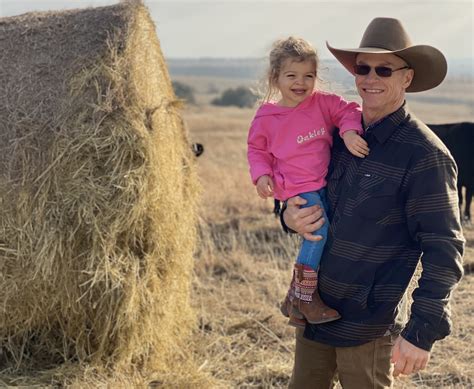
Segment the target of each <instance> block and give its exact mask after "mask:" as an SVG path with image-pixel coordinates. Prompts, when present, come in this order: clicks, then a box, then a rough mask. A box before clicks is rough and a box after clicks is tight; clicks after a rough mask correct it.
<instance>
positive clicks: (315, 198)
mask: <svg viewBox="0 0 474 389" xmlns="http://www.w3.org/2000/svg"><path fill="white" fill-rule="evenodd" d="M298 196H300V197H302V198H304V199H305V200H306V201H307V203H306V204H305V205H303V206H302V207H301V208H306V207H310V206H312V205H316V204H317V205H319V206H320V207H321V208H322V210H323V217H324V220H325V221H324V224H323V226H322V227H321V228H320V229H319V230H316V231H315V232H313V235H321V236H322V237H323V239H322V240H319V241H317V242H313V241H310V240H306V239H303V243H302V244H301V249H300V252H299V254H298V258H297V259H296V263H301V264H304V265H308V266H310V267H311V268H312V269H313V270H317V269H318V266H319V262H321V255H322V254H323V249H324V245H325V244H326V240H327V237H328V229H329V220H328V217H327V214H326V209H327V203H326V189H325V188H323V189H320V190H319V191H314V192H306V193H300V194H299V195H298Z"/></svg>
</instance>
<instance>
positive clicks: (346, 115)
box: [328, 95, 364, 136]
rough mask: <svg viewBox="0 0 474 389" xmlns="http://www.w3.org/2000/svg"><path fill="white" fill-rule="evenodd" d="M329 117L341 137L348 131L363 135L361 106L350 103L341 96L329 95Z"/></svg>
mask: <svg viewBox="0 0 474 389" xmlns="http://www.w3.org/2000/svg"><path fill="white" fill-rule="evenodd" d="M328 108H329V116H330V118H331V121H332V123H333V124H334V126H335V127H338V128H339V133H340V134H341V136H342V135H343V134H344V133H345V132H346V131H348V130H355V131H357V133H358V134H359V135H362V134H363V132H364V130H363V128H362V116H361V109H360V106H359V104H357V103H355V102H350V103H349V102H348V101H346V100H344V99H343V98H342V97H341V96H337V95H328Z"/></svg>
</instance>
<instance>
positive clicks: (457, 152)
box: [428, 122, 474, 222]
mask: <svg viewBox="0 0 474 389" xmlns="http://www.w3.org/2000/svg"><path fill="white" fill-rule="evenodd" d="M428 127H430V128H431V130H433V132H434V133H435V134H436V135H438V137H439V138H440V139H441V140H442V141H443V142H444V144H445V145H446V146H447V147H448V149H449V150H450V151H451V154H452V155H453V158H454V160H455V161H456V164H457V165H458V191H459V207H460V209H461V212H462V218H463V219H464V220H465V221H467V222H470V221H471V211H470V208H471V201H472V196H473V193H474V123H471V122H462V123H450V124H428ZM463 187H464V188H465V189H466V196H465V200H466V201H465V206H464V212H463V211H462V204H463V198H462V188H463Z"/></svg>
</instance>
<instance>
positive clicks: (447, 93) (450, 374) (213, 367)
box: [181, 78, 474, 388]
mask: <svg viewBox="0 0 474 389" xmlns="http://www.w3.org/2000/svg"><path fill="white" fill-rule="evenodd" d="M181 81H183V82H188V83H190V82H191V84H194V85H197V91H198V96H197V97H198V105H197V106H189V107H186V108H185V109H184V112H183V116H184V120H185V122H186V125H187V127H188V129H189V132H190V136H191V139H192V141H193V142H200V143H203V144H204V145H205V152H204V154H203V156H202V157H200V158H199V160H198V165H199V167H198V169H199V175H200V180H201V184H202V187H203V192H202V201H201V205H200V237H201V240H200V243H199V247H198V249H197V252H196V263H195V269H194V272H195V276H194V281H193V285H192V291H191V297H192V304H193V307H194V309H195V311H196V315H197V320H198V323H197V329H196V332H195V333H194V335H193V340H192V342H191V344H190V349H191V350H192V351H193V353H194V354H195V355H194V357H195V360H196V362H197V363H198V365H199V369H200V371H201V372H202V373H204V374H206V375H209V376H211V377H212V378H211V379H212V381H213V386H214V387H219V388H221V387H222V388H234V387H235V388H237V387H238V388H275V387H286V386H287V385H288V381H289V377H290V375H291V369H292V364H293V350H294V329H293V328H292V327H290V326H288V325H287V324H286V319H285V318H284V317H283V316H282V315H281V314H280V312H279V309H278V306H279V302H280V301H281V299H282V298H283V297H284V295H285V293H286V289H287V286H288V281H289V279H290V275H291V268H292V264H293V261H294V258H295V254H296V252H297V248H298V239H299V238H298V237H297V236H287V235H285V234H284V233H283V232H282V230H281V228H280V224H279V222H278V220H277V219H275V217H274V216H273V215H272V213H271V211H272V205H273V204H272V201H271V200H266V201H264V200H261V199H259V198H258V197H257V195H256V193H255V189H254V187H253V186H252V184H251V182H250V179H249V175H248V168H247V161H246V137H247V130H248V125H249V122H250V120H251V118H252V117H253V113H254V110H253V109H239V108H232V107H214V106H211V105H209V104H208V102H209V101H210V99H211V97H212V96H210V95H209V94H205V93H199V91H205V90H206V88H207V85H209V84H210V83H211V82H212V87H213V88H212V89H214V86H215V85H218V86H220V87H221V88H222V87H223V86H224V85H225V86H235V85H236V84H237V82H236V81H233V80H230V81H229V80H227V81H225V80H218V79H216V80H209V79H194V80H192V79H190V78H185V79H182V80H181ZM470 87H472V81H470V84H469V83H467V85H466V82H453V83H451V84H449V85H447V86H445V87H444V88H443V89H440V90H439V91H437V93H436V94H433V95H428V96H427V97H424V98H422V99H421V100H414V101H412V102H410V103H409V105H410V107H411V109H412V110H413V111H414V112H415V113H417V114H418V116H419V117H420V118H421V119H422V120H424V121H426V122H432V123H442V122H450V121H462V120H470V121H473V120H474V112H473V104H472V100H473V96H472V92H470V89H469V88H470ZM333 89H336V88H333ZM459 93H461V95H460V96H461V98H460V99H459V101H460V102H459V101H458V102H455V103H449V101H450V99H453V96H454V95H456V96H459ZM433 96H434V97H433ZM347 97H348V98H350V97H351V96H347ZM353 97H355V96H353ZM433 101H434V102H435V103H433ZM439 101H445V103H443V104H439V103H438V102H439ZM446 101H448V103H446ZM454 101H457V100H454ZM464 232H465V237H466V239H467V249H466V254H465V257H464V261H465V269H466V274H465V276H464V278H463V280H462V281H461V283H460V285H459V287H458V288H457V289H456V290H455V292H454V295H453V299H452V310H453V322H454V326H453V333H452V335H451V336H449V337H448V338H446V339H445V340H443V341H440V342H438V343H436V345H435V347H434V350H433V352H432V357H431V361H430V364H429V367H428V368H427V369H426V370H425V371H423V372H421V373H418V374H416V375H413V376H410V377H403V378H401V379H397V380H396V382H395V388H441V387H443V388H469V387H472V386H473V385H474V373H473V371H472V361H473V360H474V351H473V350H472V333H473V332H474V321H473V319H472V316H473V313H474V303H473V300H474V277H473V275H472V274H471V271H472V267H473V263H474V228H473V227H466V228H465V231H464Z"/></svg>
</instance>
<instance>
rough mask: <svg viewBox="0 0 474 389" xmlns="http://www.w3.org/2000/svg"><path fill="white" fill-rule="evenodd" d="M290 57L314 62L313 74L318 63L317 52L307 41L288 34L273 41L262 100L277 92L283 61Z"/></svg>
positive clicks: (266, 99)
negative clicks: (265, 89)
mask: <svg viewBox="0 0 474 389" xmlns="http://www.w3.org/2000/svg"><path fill="white" fill-rule="evenodd" d="M287 59H291V60H292V61H295V62H304V61H311V62H313V63H314V68H315V73H316V74H315V76H316V75H317V69H318V64H319V58H318V54H317V53H316V50H315V48H314V47H313V46H312V45H311V43H309V42H308V41H306V40H304V39H302V38H297V37H294V36H290V37H288V38H285V39H279V40H277V41H276V42H275V43H273V46H272V50H271V51H270V56H269V60H270V64H269V67H268V71H267V77H266V83H267V91H266V94H265V97H264V99H263V101H269V100H270V99H271V98H272V97H273V96H274V95H275V94H277V93H278V86H277V80H278V77H279V75H280V71H281V67H282V65H283V62H285V61H286V60H287Z"/></svg>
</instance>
